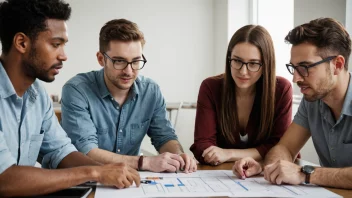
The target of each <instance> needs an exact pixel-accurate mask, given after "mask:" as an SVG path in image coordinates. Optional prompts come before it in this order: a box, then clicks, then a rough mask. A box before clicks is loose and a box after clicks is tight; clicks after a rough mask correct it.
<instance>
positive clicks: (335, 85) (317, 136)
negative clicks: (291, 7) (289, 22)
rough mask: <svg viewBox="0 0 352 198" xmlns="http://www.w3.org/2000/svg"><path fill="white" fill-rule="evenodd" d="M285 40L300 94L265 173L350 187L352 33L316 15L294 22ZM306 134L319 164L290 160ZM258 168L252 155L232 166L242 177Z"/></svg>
mask: <svg viewBox="0 0 352 198" xmlns="http://www.w3.org/2000/svg"><path fill="white" fill-rule="evenodd" d="M285 40H286V41H287V42H289V43H290V44H292V48H291V62H290V63H289V64H286V67H287V69H288V70H289V72H290V73H291V74H292V75H293V82H295V83H297V85H298V86H299V87H300V88H301V92H302V94H303V95H304V98H303V99H302V101H301V104H300V105H299V108H298V111H297V113H296V115H295V117H294V119H293V122H292V124H291V125H290V126H289V128H288V129H287V131H286V133H285V134H284V136H283V137H282V138H281V140H280V142H279V143H278V144H277V145H276V146H275V147H273V148H272V149H271V150H270V151H269V153H268V154H267V155H266V157H265V163H264V164H265V165H266V166H265V167H264V177H265V179H266V180H268V181H270V182H271V183H274V184H282V183H287V184H301V183H305V184H309V183H312V184H315V185H321V186H328V187H335V188H347V189H352V81H351V73H350V72H348V60H349V58H350V54H351V38H350V36H349V34H348V32H347V31H346V29H345V28H344V27H343V26H342V24H340V23H339V22H338V21H336V20H334V19H331V18H319V19H315V20H312V21H310V22H309V23H305V24H303V25H300V26H297V27H296V28H294V29H293V30H291V31H290V32H289V33H288V35H287V36H286V38H285ZM310 137H312V140H313V143H314V147H315V150H316V151H317V154H318V156H319V160H320V165H321V166H322V167H314V166H310V165H305V166H303V167H301V166H299V165H297V164H294V163H293V161H294V160H295V158H296V156H297V154H298V152H299V151H300V149H301V148H302V147H303V146H304V144H305V143H306V142H307V140H308V139H309V138H310ZM244 171H245V174H244ZM261 171H262V167H261V166H260V164H259V163H257V162H255V161H254V160H253V159H250V158H245V159H242V160H239V161H237V162H236V164H235V166H234V172H235V174H237V175H238V176H240V177H243V178H244V177H245V176H251V175H253V174H258V173H260V172H261Z"/></svg>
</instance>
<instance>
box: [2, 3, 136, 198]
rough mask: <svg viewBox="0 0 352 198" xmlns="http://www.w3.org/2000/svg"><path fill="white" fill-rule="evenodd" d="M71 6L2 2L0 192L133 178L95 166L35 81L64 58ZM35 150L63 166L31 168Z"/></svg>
mask: <svg viewBox="0 0 352 198" xmlns="http://www.w3.org/2000/svg"><path fill="white" fill-rule="evenodd" d="M70 13H71V8H70V6H69V5H68V4H66V3H64V2H62V1H60V0H22V1H19V0H6V1H3V2H2V3H0V39H1V44H2V54H1V57H0V197H8V196H31V195H39V194H45V193H50V192H53V191H57V190H61V189H65V188H69V187H71V186H75V185H78V184H81V183H84V182H87V181H99V182H101V183H104V184H107V185H114V186H116V187H118V188H125V187H128V186H130V185H131V184H132V183H133V181H135V182H136V184H137V185H139V182H140V178H139V174H138V172H137V171H136V170H134V169H132V168H130V167H128V166H127V165H125V164H122V163H121V164H111V165H104V166H100V163H98V162H96V161H93V160H92V159H90V158H89V157H87V156H85V155H82V154H81V153H80V152H77V150H76V148H75V147H74V146H73V145H72V144H71V141H70V139H69V138H68V137H67V134H66V133H65V132H64V131H63V129H62V128H61V126H60V124H59V123H58V121H57V118H56V116H55V114H54V111H53V107H52V103H51V101H50V98H49V96H48V94H47V93H46V91H45V90H44V88H43V86H42V85H41V84H40V83H39V80H37V78H38V79H40V80H43V81H45V82H51V81H53V80H54V79H55V75H57V74H58V73H59V69H61V68H62V62H63V61H66V59H67V57H66V54H65V52H64V46H65V43H66V42H67V40H68V38H67V31H66V29H67V27H66V22H65V21H66V20H68V18H69V17H70ZM38 155H39V158H41V159H42V161H41V163H42V165H43V167H44V168H50V169H55V168H69V169H61V170H48V169H42V168H35V167H33V166H34V165H35V163H36V161H37V159H38ZM83 165H85V166H83ZM88 165H89V166H88ZM77 166H81V167H77Z"/></svg>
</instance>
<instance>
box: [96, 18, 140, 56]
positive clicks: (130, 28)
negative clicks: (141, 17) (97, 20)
mask: <svg viewBox="0 0 352 198" xmlns="http://www.w3.org/2000/svg"><path fill="white" fill-rule="evenodd" d="M113 40H118V41H140V42H141V44H142V46H144V44H145V40H144V35H143V32H141V31H140V30H139V28H138V25H137V24H136V23H133V22H132V21H129V20H126V19H114V20H111V21H108V22H107V23H105V25H104V26H103V27H102V28H101V29H100V33H99V51H100V52H106V51H107V50H109V43H110V41H113Z"/></svg>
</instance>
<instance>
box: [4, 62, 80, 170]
mask: <svg viewBox="0 0 352 198" xmlns="http://www.w3.org/2000/svg"><path fill="white" fill-rule="evenodd" d="M73 151H77V150H76V148H75V147H74V146H73V145H72V144H71V140H70V139H69V138H68V137H67V134H66V133H65V131H64V130H63V129H62V128H61V126H60V124H59V122H58V120H57V118H56V116H55V114H54V111H53V107H52V103H51V100H50V98H49V96H48V94H47V92H46V91H45V89H44V88H43V86H42V85H41V84H40V83H39V81H38V80H36V81H35V82H34V83H33V84H32V85H31V86H30V87H29V88H28V89H27V90H26V92H25V94H24V95H23V97H18V96H17V94H16V92H15V89H14V87H13V85H12V83H11V81H10V79H9V77H8V75H7V73H6V71H5V69H4V67H3V66H2V64H1V63H0V174H1V173H2V172H4V171H5V170H6V169H7V168H9V167H10V166H12V165H23V166H34V165H35V163H36V161H37V159H38V157H39V159H42V161H41V163H42V166H43V167H44V168H56V167H57V166H58V164H59V163H60V162H61V160H62V159H63V158H64V157H66V156H67V155H68V154H69V153H71V152H73Z"/></svg>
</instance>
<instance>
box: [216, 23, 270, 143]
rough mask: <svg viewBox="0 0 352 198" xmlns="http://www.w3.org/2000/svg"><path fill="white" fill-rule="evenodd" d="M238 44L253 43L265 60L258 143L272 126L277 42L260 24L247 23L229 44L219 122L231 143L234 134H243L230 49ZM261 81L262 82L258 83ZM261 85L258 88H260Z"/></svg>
mask: <svg viewBox="0 0 352 198" xmlns="http://www.w3.org/2000/svg"><path fill="white" fill-rule="evenodd" d="M239 43H250V44H252V45H254V46H256V47H257V48H258V50H259V51H260V55H261V59H262V64H263V65H262V70H263V73H262V76H261V77H260V79H259V80H258V81H257V82H256V83H257V85H260V84H262V87H261V89H262V91H261V92H262V98H261V107H260V108H261V111H260V112H261V113H260V121H259V128H258V130H259V131H258V135H257V137H256V139H255V142H259V141H261V140H264V139H266V138H268V137H269V136H270V133H271V130H272V128H273V120H274V108H275V107H274V105H275V88H276V86H275V85H276V74H275V53H274V44H273V41H272V39H271V36H270V34H269V32H268V31H267V30H266V29H265V28H263V27H262V26H259V25H246V26H244V27H242V28H240V29H239V30H237V31H236V32H235V34H234V35H233V36H232V38H231V41H230V43H229V46H228V49H227V54H226V68H225V75H224V83H223V90H222V103H221V110H220V111H219V115H218V117H219V122H220V129H221V133H222V134H223V136H224V137H225V139H226V140H227V141H228V142H229V143H232V144H233V143H235V142H236V141H235V137H236V136H237V135H238V134H239V133H240V127H239V120H238V113H237V111H238V109H237V102H236V85H235V81H234V80H233V78H232V75H231V63H230V57H231V52H232V50H233V48H234V47H235V45H237V44H239ZM259 81H262V83H260V84H259V83H258V82H259ZM258 88H260V87H257V88H256V89H258Z"/></svg>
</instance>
